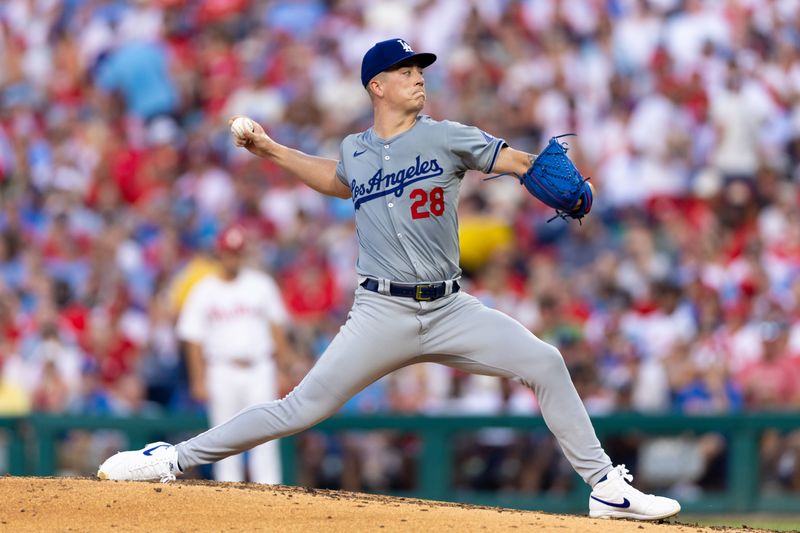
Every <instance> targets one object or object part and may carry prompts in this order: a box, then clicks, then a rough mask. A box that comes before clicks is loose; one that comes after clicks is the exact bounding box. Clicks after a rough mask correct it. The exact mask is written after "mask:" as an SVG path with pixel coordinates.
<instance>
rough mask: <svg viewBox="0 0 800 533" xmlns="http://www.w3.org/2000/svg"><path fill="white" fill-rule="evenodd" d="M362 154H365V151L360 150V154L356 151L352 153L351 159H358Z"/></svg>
mask: <svg viewBox="0 0 800 533" xmlns="http://www.w3.org/2000/svg"><path fill="white" fill-rule="evenodd" d="M364 152H366V150H361V151H360V152H359V151H358V150H356V151H355V152H353V157H358V156H360V155H361V154H363V153H364Z"/></svg>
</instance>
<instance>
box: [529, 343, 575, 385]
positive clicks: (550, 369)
mask: <svg viewBox="0 0 800 533" xmlns="http://www.w3.org/2000/svg"><path fill="white" fill-rule="evenodd" d="M536 355H537V358H536V367H537V369H538V374H539V376H540V377H545V379H546V376H557V375H559V374H562V373H567V374H569V372H568V371H567V365H566V364H565V363H564V356H562V355H561V352H560V351H559V350H558V348H556V347H555V346H552V345H550V344H546V345H545V346H544V347H543V348H542V349H541V350H540V351H539V352H538V353H537V354H536Z"/></svg>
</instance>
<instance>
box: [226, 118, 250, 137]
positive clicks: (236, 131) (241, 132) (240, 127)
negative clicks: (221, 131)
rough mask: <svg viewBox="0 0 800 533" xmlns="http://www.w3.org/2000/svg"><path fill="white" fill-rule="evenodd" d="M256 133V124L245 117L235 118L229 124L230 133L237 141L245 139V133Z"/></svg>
mask: <svg viewBox="0 0 800 533" xmlns="http://www.w3.org/2000/svg"><path fill="white" fill-rule="evenodd" d="M255 131H256V124H255V122H253V121H252V120H250V119H249V118H247V117H237V118H236V120H234V121H233V122H232V123H231V133H232V134H233V135H234V136H236V137H238V138H239V139H246V138H247V133H253V132H255Z"/></svg>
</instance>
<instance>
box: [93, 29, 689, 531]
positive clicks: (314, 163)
mask: <svg viewBox="0 0 800 533" xmlns="http://www.w3.org/2000/svg"><path fill="white" fill-rule="evenodd" d="M435 59H436V56H434V55H433V54H417V53H415V52H414V51H413V50H412V49H411V47H410V46H409V45H408V43H406V42H405V41H403V40H402V39H390V40H388V41H382V42H380V43H377V44H376V45H375V46H373V47H372V48H371V49H370V50H369V51H367V53H366V55H365V56H364V60H363V62H362V66H361V80H362V83H363V85H364V87H365V88H366V89H367V91H368V94H369V97H370V99H371V101H372V106H373V112H374V125H373V127H372V128H370V129H368V130H367V131H364V132H362V133H359V134H355V135H349V136H348V137H347V138H345V139H344V141H343V142H342V145H341V152H340V158H339V160H338V161H336V160H332V159H324V158H320V157H313V156H309V155H307V154H304V153H302V152H299V151H297V150H292V149H290V148H287V147H285V146H283V145H280V144H278V143H276V142H275V141H273V140H272V139H271V138H270V137H268V136H267V135H266V133H265V132H264V130H263V128H262V127H261V126H260V125H258V124H256V123H254V122H252V121H249V120H248V119H235V120H232V123H231V129H232V131H233V132H234V134H235V138H236V143H237V144H238V145H239V146H243V147H246V148H247V149H248V150H250V151H251V152H252V153H254V154H256V155H258V156H260V157H264V158H268V159H270V160H272V162H273V163H275V164H277V165H278V166H280V167H281V168H283V169H284V170H285V171H287V172H289V173H290V174H293V175H294V176H296V177H297V178H298V179H300V180H301V181H303V182H304V183H306V184H307V185H308V186H310V187H312V188H313V189H315V190H317V191H319V192H321V193H324V194H328V195H331V196H337V197H341V198H351V199H352V201H353V207H354V209H355V223H356V233H357V235H358V242H359V255H358V262H357V265H356V269H357V272H358V274H359V288H358V289H357V290H356V294H355V300H354V303H353V308H352V310H351V312H350V314H349V316H348V319H347V322H346V323H345V324H344V326H342V328H341V330H340V331H339V334H338V335H336V337H335V338H334V339H333V341H332V342H331V344H330V345H329V346H328V348H327V349H326V350H325V352H324V353H323V354H322V355H321V356H320V358H319V360H318V361H317V363H316V365H314V367H313V368H312V369H311V370H310V371H309V373H308V375H307V376H306V377H305V378H304V379H303V381H301V382H300V384H299V385H298V386H297V387H296V388H295V389H294V390H293V391H292V392H291V393H290V394H289V395H287V396H286V397H285V398H284V399H282V400H280V401H277V402H271V403H267V404H260V405H255V406H252V407H251V408H249V409H246V410H245V411H242V412H241V413H239V414H238V415H236V416H235V417H234V418H233V419H231V420H229V421H227V422H225V423H224V424H222V425H220V426H217V427H215V428H212V429H210V430H208V431H207V432H205V433H202V434H200V435H198V436H196V437H194V438H192V439H189V440H187V441H185V442H182V443H180V444H178V445H176V446H172V445H169V444H166V443H154V444H152V445H150V446H148V447H146V448H144V449H143V450H138V451H132V452H124V453H120V454H117V455H115V456H113V457H111V458H109V459H108V460H107V461H106V462H105V463H104V464H103V465H101V467H100V470H99V472H98V475H99V476H100V477H101V478H109V479H162V480H169V479H174V477H175V474H177V473H180V471H181V469H182V468H185V467H188V466H193V465H197V464H203V463H209V462H215V461H219V460H220V459H223V458H225V457H228V456H230V455H232V454H235V453H239V452H241V451H243V450H246V449H248V448H250V447H252V446H255V445H257V444H261V443H263V442H267V441H270V440H272V439H275V438H278V437H281V436H284V435H290V434H293V433H297V432H298V431H301V430H303V429H305V428H308V427H310V426H312V425H314V424H316V423H317V422H319V421H321V420H323V419H324V418H326V417H328V416H330V415H331V414H333V413H335V412H336V411H337V410H338V409H339V407H340V406H341V405H342V404H343V403H344V402H346V401H347V400H348V399H349V398H351V397H352V396H353V395H354V394H356V393H357V392H358V391H360V390H361V389H363V388H364V387H366V386H367V385H369V384H370V383H372V382H373V381H375V380H377V379H379V378H380V377H382V376H384V375H386V374H387V373H389V372H391V371H393V370H396V369H398V368H401V367H404V366H407V365H410V364H414V363H419V362H431V361H432V362H437V363H440V364H444V365H448V366H451V367H454V368H458V369H461V370H464V371H468V372H472V373H477V374H486V375H493V376H503V377H508V378H512V379H516V380H519V381H520V382H522V383H524V384H525V385H527V386H529V387H531V388H532V389H533V391H534V392H535V393H536V396H537V399H538V400H539V405H540V407H541V411H542V415H543V416H544V419H545V421H546V423H547V425H548V427H549V428H550V430H551V431H552V432H553V434H554V435H555V437H556V439H557V440H558V443H559V445H560V446H561V448H562V450H563V451H564V454H565V455H566V457H567V459H568V460H569V461H570V464H571V465H572V466H573V468H574V469H575V470H576V471H577V472H578V474H580V476H581V477H582V478H583V479H584V481H585V482H586V483H587V484H589V485H590V486H591V487H593V489H592V493H591V496H590V499H589V513H590V515H591V516H593V517H624V518H633V519H641V520H657V519H662V518H666V517H669V516H673V515H675V514H677V513H678V512H679V511H680V505H679V504H678V502H676V501H675V500H672V499H669V498H663V497H659V496H652V495H646V494H643V493H642V492H640V491H638V490H636V489H635V488H633V487H632V486H631V485H629V484H628V481H630V480H632V476H630V474H628V471H627V469H625V467H624V465H620V466H616V467H615V466H613V465H612V463H611V460H610V459H609V457H608V456H607V455H606V454H605V452H604V451H603V448H602V446H601V444H600V442H599V441H598V439H597V436H596V435H595V432H594V428H593V427H592V424H591V421H590V420H589V416H588V415H587V413H586V409H585V408H584V406H583V403H582V402H581V399H580V397H579V396H578V393H577V392H576V390H575V386H574V385H573V384H572V381H571V380H570V376H569V372H568V371H567V367H566V365H565V364H564V360H563V358H562V356H561V354H560V353H559V351H558V350H557V349H556V348H555V347H554V346H551V345H549V344H547V343H545V342H543V341H541V340H540V339H538V338H536V337H535V336H534V335H533V334H532V333H531V332H530V331H528V330H527V329H525V327H524V326H522V325H521V324H520V323H519V322H517V321H515V320H513V319H512V318H510V317H508V316H507V315H505V314H503V313H501V312H499V311H496V310H493V309H489V308H487V307H486V306H484V305H483V304H481V303H480V302H479V301H478V300H477V299H476V298H474V297H472V296H470V295H468V294H466V293H464V292H463V291H461V290H460V289H461V288H460V285H459V283H458V279H459V277H460V275H461V270H460V268H459V244H458V218H457V215H456V212H457V209H456V207H457V204H458V192H459V189H460V187H461V180H462V178H463V177H464V174H465V173H466V171H467V170H469V169H474V170H480V171H482V172H487V173H488V172H498V173H503V172H509V173H514V174H516V175H522V174H524V173H525V172H526V171H527V170H528V168H529V167H530V166H531V164H532V162H533V160H534V159H535V156H533V155H531V154H527V153H525V152H521V151H518V150H514V149H513V148H510V147H509V146H508V145H507V144H506V143H505V142H504V141H503V140H502V139H498V138H496V137H493V136H491V135H489V134H487V133H486V132H484V131H482V130H480V129H478V128H475V127H471V126H465V125H463V124H459V123H457V122H448V121H441V122H440V121H436V120H433V119H431V118H430V117H426V116H424V115H421V114H420V112H421V111H422V108H423V107H424V104H425V99H426V94H425V80H424V77H423V68H424V67H427V66H428V65H430V64H431V63H433V62H434V61H435ZM578 208H581V205H580V204H579V205H578Z"/></svg>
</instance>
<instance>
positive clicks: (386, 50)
mask: <svg viewBox="0 0 800 533" xmlns="http://www.w3.org/2000/svg"><path fill="white" fill-rule="evenodd" d="M412 57H416V58H417V63H418V64H419V66H420V67H422V68H425V67H427V66H428V65H430V64H432V63H433V62H434V61H436V55H435V54H429V53H427V52H422V53H419V54H418V53H416V52H415V51H414V50H413V49H412V48H411V45H410V44H408V43H407V42H405V41H404V40H403V39H389V40H388V41H381V42H379V43H375V46H373V47H372V48H370V49H369V50H367V53H366V54H364V59H363V60H362V61H361V84H362V85H363V86H364V87H366V86H367V84H368V83H369V80H371V79H372V78H374V77H375V76H376V75H378V74H380V73H381V72H383V71H384V70H389V69H390V68H392V67H393V66H395V65H397V64H398V63H400V62H401V61H405V60H406V59H409V58H412Z"/></svg>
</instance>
